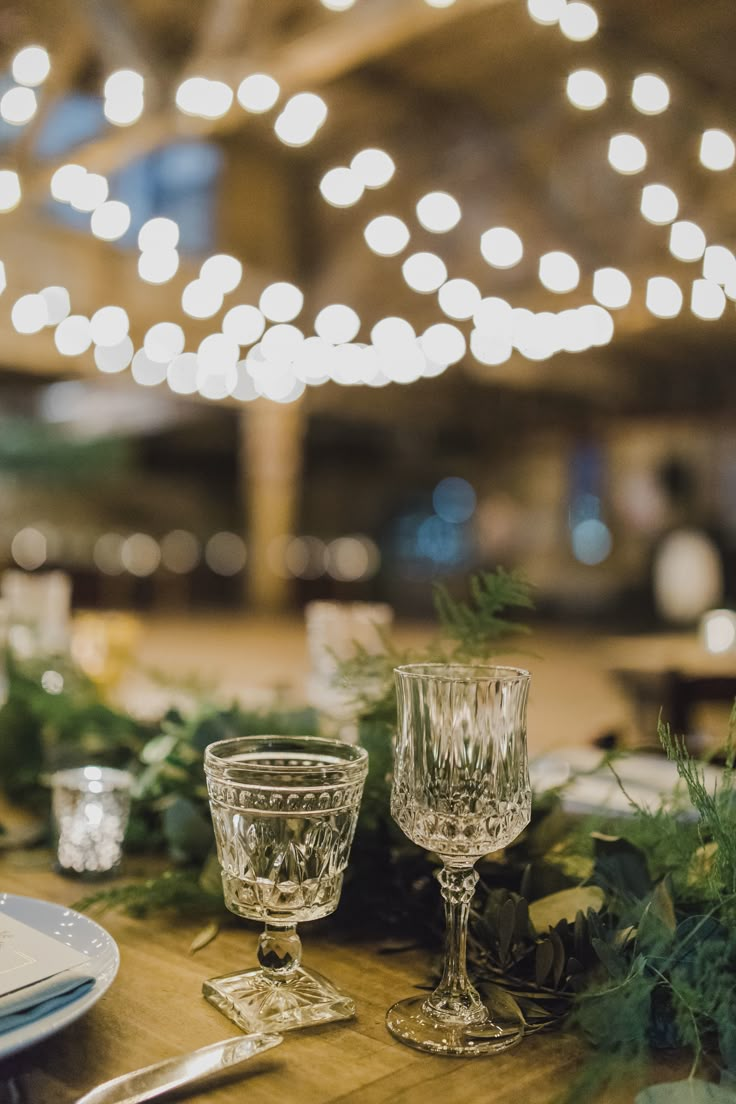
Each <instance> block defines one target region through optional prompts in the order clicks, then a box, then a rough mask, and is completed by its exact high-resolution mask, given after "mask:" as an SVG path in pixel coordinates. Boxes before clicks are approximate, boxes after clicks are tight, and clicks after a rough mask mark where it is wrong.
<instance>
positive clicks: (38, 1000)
mask: <svg viewBox="0 0 736 1104" xmlns="http://www.w3.org/2000/svg"><path fill="white" fill-rule="evenodd" d="M94 983H95V979H94V978H93V977H90V976H89V975H88V974H85V973H83V972H82V971H80V970H66V971H65V972H64V973H62V974H56V975H55V976H54V977H51V978H45V979H44V980H43V981H39V982H36V984H35V985H28V986H26V987H25V988H24V989H19V990H18V991H17V992H15V993H8V994H7V995H6V996H4V997H0V1034H2V1033H4V1032H6V1031H12V1030H13V1028H16V1027H23V1026H24V1025H25V1024H28V1023H33V1022H34V1021H35V1020H41V1019H43V1017H44V1016H48V1015H49V1013H50V1012H55V1011H56V1009H57V1008H63V1006H64V1005H65V1004H69V1003H71V1002H72V1001H75V1000H78V999H79V998H80V997H81V996H84V994H85V993H88V992H89V990H90V989H91V988H92V986H93V985H94Z"/></svg>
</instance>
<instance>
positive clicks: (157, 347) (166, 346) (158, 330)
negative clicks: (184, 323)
mask: <svg viewBox="0 0 736 1104" xmlns="http://www.w3.org/2000/svg"><path fill="white" fill-rule="evenodd" d="M185 340H186V339H185V337H184V331H183V329H182V328H181V326H179V325H177V324H176V322H157V323H156V324H155V325H154V326H151V328H150V329H149V330H148V332H147V333H146V336H145V338H144V339H143V350H144V352H145V354H146V356H147V357H148V359H149V360H155V361H156V363H158V364H168V363H169V361H170V360H173V359H174V357H177V356H179V354H180V353H182V352H183V351H184V344H185Z"/></svg>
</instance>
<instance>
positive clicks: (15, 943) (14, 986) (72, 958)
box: [0, 911, 87, 997]
mask: <svg viewBox="0 0 736 1104" xmlns="http://www.w3.org/2000/svg"><path fill="white" fill-rule="evenodd" d="M86 964H87V958H86V956H85V955H83V954H82V953H81V952H80V951H75V950H72V948H71V947H68V946H67V945H66V944H65V943H62V942H61V941H59V940H56V939H52V938H51V937H50V936H48V935H44V934H43V933H42V932H39V931H36V929H35V928H30V927H29V926H28V925H27V924H22V923H21V922H20V921H19V920H15V919H14V918H13V917H12V916H8V915H7V914H6V913H4V912H2V911H0V997H3V996H6V995H7V994H8V993H15V992H17V991H18V990H20V989H25V988H27V987H28V986H30V985H35V984H36V983H37V982H40V981H45V980H47V979H48V978H52V977H55V976H56V975H57V974H61V973H64V972H66V971H67V970H74V969H76V968H77V967H80V966H84V965H86Z"/></svg>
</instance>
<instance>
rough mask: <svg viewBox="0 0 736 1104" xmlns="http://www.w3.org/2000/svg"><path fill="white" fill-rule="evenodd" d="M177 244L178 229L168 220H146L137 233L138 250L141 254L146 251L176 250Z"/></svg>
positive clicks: (171, 220) (172, 221)
mask: <svg viewBox="0 0 736 1104" xmlns="http://www.w3.org/2000/svg"><path fill="white" fill-rule="evenodd" d="M178 244H179V227H178V225H177V224H176V223H175V222H174V220H173V219H170V218H152V219H148V221H147V222H144V223H143V225H142V226H141V228H140V230H139V231H138V248H139V249H140V250H141V252H142V253H145V252H146V250H148V249H176V247H177V245H178Z"/></svg>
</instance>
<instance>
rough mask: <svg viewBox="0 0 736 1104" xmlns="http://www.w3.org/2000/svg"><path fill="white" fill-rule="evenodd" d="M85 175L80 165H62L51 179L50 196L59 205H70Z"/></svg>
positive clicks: (84, 170) (85, 172) (85, 171)
mask: <svg viewBox="0 0 736 1104" xmlns="http://www.w3.org/2000/svg"><path fill="white" fill-rule="evenodd" d="M86 175H87V170H86V169H85V168H83V166H82V165H74V164H69V165H62V166H61V168H60V169H57V170H56V172H55V173H54V175H53V176H52V177H51V195H52V196H53V197H54V199H56V200H58V202H59V203H71V199H72V196H73V195H75V194H76V192H77V190H78V189H79V186H80V184H81V183H82V181H83V180H84V178H85V176H86Z"/></svg>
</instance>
